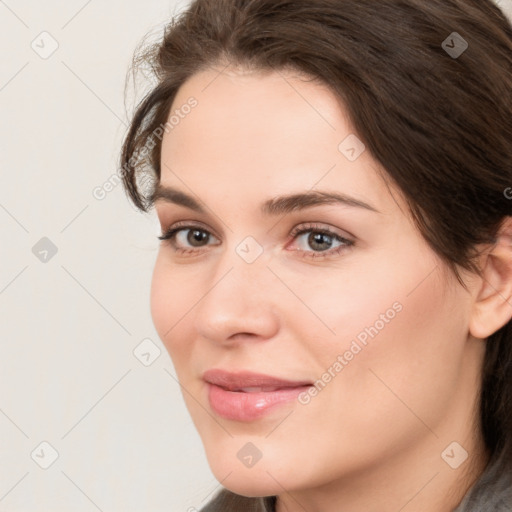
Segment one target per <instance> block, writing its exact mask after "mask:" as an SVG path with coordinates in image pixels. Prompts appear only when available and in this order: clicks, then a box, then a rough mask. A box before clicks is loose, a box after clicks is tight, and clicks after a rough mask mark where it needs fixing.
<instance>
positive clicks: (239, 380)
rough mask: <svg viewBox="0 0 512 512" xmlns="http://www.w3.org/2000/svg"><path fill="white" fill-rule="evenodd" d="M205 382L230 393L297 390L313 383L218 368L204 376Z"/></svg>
mask: <svg viewBox="0 0 512 512" xmlns="http://www.w3.org/2000/svg"><path fill="white" fill-rule="evenodd" d="M203 380H204V381H206V382H209V383H210V384H215V385H216V386H219V387H222V388H224V389H227V390H228V391H237V390H240V389H243V388H250V387H258V388H259V387H265V388H267V387H268V388H274V389H282V388H296V387H299V386H308V385H310V384H311V382H309V381H306V380H300V381H292V380H285V379H281V378H279V377H273V376H271V375H264V374H262V373H255V372H250V371H242V372H236V373H235V372H229V371H226V370H221V369H218V368H212V369H210V370H207V371H206V372H204V374H203Z"/></svg>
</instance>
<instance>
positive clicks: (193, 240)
mask: <svg viewBox="0 0 512 512" xmlns="http://www.w3.org/2000/svg"><path fill="white" fill-rule="evenodd" d="M212 236H213V235H212V234H211V233H210V232H209V231H207V230H206V229H203V228H202V227H201V226H193V225H175V226H174V227H172V228H171V229H169V230H168V231H166V232H165V233H164V234H163V235H162V236H159V237H158V239H159V240H162V241H164V242H167V243H169V244H170V245H171V247H172V248H173V249H174V250H175V251H176V252H177V253H180V254H186V253H195V252H197V250H196V249H198V248H199V249H201V248H202V247H204V245H203V242H205V241H208V240H209V239H210V237H212ZM214 238H215V237H214ZM187 243H189V244H190V246H191V248H190V247H185V248H183V247H180V245H185V246H186V244H187Z"/></svg>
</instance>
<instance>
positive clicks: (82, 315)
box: [0, 0, 512, 512]
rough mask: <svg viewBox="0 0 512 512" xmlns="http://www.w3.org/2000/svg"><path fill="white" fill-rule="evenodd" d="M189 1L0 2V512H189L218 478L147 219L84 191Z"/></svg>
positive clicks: (112, 149) (93, 182) (116, 145)
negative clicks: (161, 40) (170, 328)
mask: <svg viewBox="0 0 512 512" xmlns="http://www.w3.org/2000/svg"><path fill="white" fill-rule="evenodd" d="M499 3H500V6H502V7H503V9H504V10H505V12H506V13H507V15H509V16H510V17H511V18H512V0H501V2H499ZM187 4H188V2H187V1H181V2H176V1H171V0H152V1H149V2H143V1H142V0H139V1H134V0H130V1H127V0H124V1H123V0H89V1H86V0H69V1H60V2H59V1H57V0H48V1H44V2H43V1H36V0H5V1H3V0H0V43H1V48H2V52H1V55H2V58H1V64H2V65H1V66H0V119H1V121H0V168H1V174H0V176H1V181H0V236H1V240H2V242H1V246H0V315H1V322H0V340H1V341H0V343H1V345H0V349H1V351H0V512H1V511H7V510H9V512H16V511H24V512H27V511H30V512H32V511H49V510H51V511H53V512H60V511H68V510H73V511H76V512H82V511H83V512H94V511H96V510H99V511H104V512H106V511H116V512H117V511H119V512H121V511H122V512H129V511H145V512H156V511H172V512H180V511H183V512H193V510H194V509H199V508H201V506H202V505H203V504H204V500H206V499H208V498H209V497H211V494H212V493H214V492H215V491H216V490H217V489H218V488H219V484H218V483H217V481H216V480H215V478H214V477H213V475H212V473H211V471H210V470H209V468H208V465H207V462H206V457H205V455H204V453H203V447H202V444H201V440H200V438H199V436H198V435H197V433H196V431H195V428H194V426H193V424H192V422H191V420H190V418H189V416H188V413H187V411H186V409H185V406H184V403H183V399H182V396H181V392H180V388H179V385H178V384H177V382H176V380H175V378H174V375H175V372H174V369H173V367H172V364H171V361H170V358H169V356H168V354H167V352H166V351H165V348H164V347H163V345H162V343H161V341H160V340H159V338H158V335H157V333H156V331H155V329H154V327H153V324H152V320H151V315H150V309H149V297H150V295H149V291H150V282H151V274H152V270H153V264H154V260H155V257H156V253H157V249H158V240H157V238H156V237H157V236H158V235H159V234H160V233H159V228H158V221H157V219H156V215H155V214H152V215H149V216H144V215H142V214H140V213H137V212H136V210H135V209H134V207H132V206H131V204H130V203H129V202H128V199H127V198H126V196H125V194H124V191H123V190H122V185H120V184H119V185H118V186H115V187H113V189H112V190H111V191H110V192H108V193H106V195H105V197H104V198H103V199H102V200H99V199H97V198H96V197H95V196H94V193H93V192H94V191H95V190H97V188H98V187H102V186H103V185H104V184H105V183H107V182H109V181H111V180H112V178H113V177H115V174H116V168H117V159H118V154H119V149H120V145H121V141H122V137H123V134H124V133H125V129H126V125H127V122H128V119H129V114H130V113H131V112H132V109H133V105H134V98H137V99H140V97H141V96H140V94H141V93H142V92H143V89H141V90H140V91H138V94H139V96H133V95H129V96H128V98H127V105H126V106H127V108H128V112H127V111H126V110H125V102H124V84H125V77H126V72H127V70H128V66H129V63H130V60H131V57H132V54H133V51H134V49H135V47H136V46H137V44H138V43H139V42H140V41H141V39H142V38H143V36H145V35H146V34H147V33H148V32H150V33H152V34H155V36H154V37H158V35H160V34H161V29H162V27H163V23H165V22H166V21H168V20H169V19H170V17H171V16H172V15H173V14H176V13H177V12H179V11H180V10H181V9H183V8H184V7H185V6H186V5H187ZM454 30H455V31H456V27H454ZM43 31H46V32H48V33H49V34H50V36H47V35H40V34H41V33H42V32H43ZM52 44H53V45H56V44H58V48H57V49H56V51H55V52H54V53H53V54H52V55H50V56H48V55H47V53H48V52H49V51H50V50H51V49H52ZM33 47H34V48H33ZM45 52H46V53H45ZM490 58H492V56H491V57H490ZM107 187H108V185H107ZM42 239H45V240H42ZM46 239H48V240H46ZM49 244H52V245H53V246H55V247H56V249H57V252H56V254H54V255H52V252H51V250H50V252H48V253H45V252H44V251H45V250H46V249H48V247H49ZM42 260H43V261H42ZM143 340H146V341H145V342H144V343H145V345H142V349H141V350H140V352H142V353H147V352H148V347H149V354H150V355H146V356H142V357H141V359H142V361H143V362H145V363H146V364H148V363H151V364H149V365H148V366H146V365H145V364H143V362H141V360H139V358H138V357H137V356H136V354H137V353H138V352H137V350H136V347H138V346H139V344H140V343H141V342H143ZM148 340H150V341H148ZM134 350H135V353H134ZM158 350H160V355H158ZM157 356H158V357H157ZM148 358H149V361H148ZM43 442H46V443H49V445H48V444H41V443H43ZM50 445H51V446H50ZM53 450H56V452H57V453H58V456H57V458H56V459H55V460H54V461H53V462H52V460H53V458H55V454H54V453H53ZM50 463H51V465H49V466H48V467H47V468H46V469H44V466H46V465H48V464H50Z"/></svg>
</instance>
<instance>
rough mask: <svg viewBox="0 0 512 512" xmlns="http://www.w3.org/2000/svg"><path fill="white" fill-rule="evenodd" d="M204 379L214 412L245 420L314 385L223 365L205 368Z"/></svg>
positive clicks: (237, 419) (283, 402) (281, 403)
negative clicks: (225, 367) (234, 370)
mask: <svg viewBox="0 0 512 512" xmlns="http://www.w3.org/2000/svg"><path fill="white" fill-rule="evenodd" d="M203 380H204V381H205V382H206V384H207V390H208V401H209V403H210V407H211V408H212V409H213V411H214V412H216V413H217V414H218V415H220V416H222V417H224V418H226V419H230V420H235V421H246V422H248V421H254V420H256V419H258V418H261V417H262V416H264V415H266V414H268V413H269V412H270V411H271V410H273V409H275V408H276V407H278V406H280V405H284V404H285V403H287V402H290V401H291V400H294V399H295V398H297V396H298V395H299V394H300V393H302V392H303V391H305V390H306V389H307V388H308V387H309V386H311V385H312V383H311V382H309V381H306V380H302V381H292V380H286V379H282V378H279V377H274V376H271V375H265V374H261V373H254V372H249V371H243V372H236V373H233V372H228V371H225V370H221V369H211V370H208V371H206V372H205V373H204V374H203ZM251 388H253V389H251ZM254 388H260V389H254ZM244 390H245V391H244Z"/></svg>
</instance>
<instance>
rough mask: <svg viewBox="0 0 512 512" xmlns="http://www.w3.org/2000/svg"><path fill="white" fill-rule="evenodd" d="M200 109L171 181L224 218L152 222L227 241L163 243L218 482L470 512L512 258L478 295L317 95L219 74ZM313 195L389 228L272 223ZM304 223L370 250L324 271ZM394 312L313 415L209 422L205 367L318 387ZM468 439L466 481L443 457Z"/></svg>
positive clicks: (326, 208)
mask: <svg viewBox="0 0 512 512" xmlns="http://www.w3.org/2000/svg"><path fill="white" fill-rule="evenodd" d="M190 96H194V97H195V98H196V99H197V101H198V105H197V107H196V108H194V109H193V110H192V111H191V113H190V114H188V115H187V116H186V117H185V118H184V119H182V120H181V121H180V122H179V124H177V125H176V126H175V127H174V128H173V129H172V130H171V131H169V132H168V133H166V134H165V136H164V138H163V143H162V155H161V162H162V176H161V183H162V184H163V185H168V186H173V187H175V188H178V189H180V190H181V191H183V192H185V193H187V194H189V195H192V196H193V197H194V198H195V199H196V200H198V201H199V202H200V203H201V204H202V205H203V206H204V207H205V208H206V209H207V213H206V214H199V213H197V212H194V211H192V210H190V209H188V208H186V207H184V206H181V205H175V204H171V203H167V202H165V201H157V202H156V204H155V209H156V212H157V215H158V219H159V222H160V225H161V228H162V233H163V232H164V231H165V230H167V229H168V228H170V227H172V226H174V225H175V224H176V223H177V222H178V221H188V222H184V223H185V224H187V223H190V224H193V225H200V226H199V227H200V229H203V230H206V231H207V232H208V233H210V234H211V236H210V238H209V239H208V238H207V239H206V240H204V241H203V242H198V243H197V244H196V245H192V244H191V242H190V237H189V239H188V240H187V234H189V232H188V231H187V230H184V231H182V232H181V234H180V235H178V238H177V239H176V241H175V243H176V246H177V247H181V248H185V249H192V250H196V253H195V254H190V253H189V254H180V253H177V252H176V251H175V249H174V248H173V246H172V245H171V244H170V242H169V241H167V242H162V245H161V246H160V248H159V252H158V256H157V259H156V263H155V268H154V273H153V280H152V285H151V314H152V318H153V322H154V325H155V328H156V330H157V332H158V334H159V336H160V338H161V339H162V341H163V343H164V345H165V347H166V348H167V350H168V352H169V355H170V357H171V358H172V362H173V364H174V367H175V369H176V374H177V377H178V379H179V381H180V384H181V386H182V389H183V396H184V400H185V402H186V405H187V408H188V410H189V412H190V414H191V417H192V420H193V422H194V424H195V426H196V428H197V430H198V432H199V434H200V436H201V439H202V441H203V443H204V447H205V451H206V456H207V458H208V462H209V465H210V467H211V469H212V471H213V473H214V475H215V477H216V478H217V479H218V480H219V481H220V482H221V483H222V485H223V486H224V487H226V488H228V489H230V490H231V491H233V492H235V493H238V494H242V495H245V496H268V495H278V496H279V497H278V502H277V510H278V512H284V511H303V510H307V511H308V512H320V511H321V512H331V511H333V512H334V511H339V510H341V507H343V511H344V512H360V511H361V510H368V511H372V510H374V511H376V510H378V511H379V512H396V511H398V510H414V511H415V512H427V511H428V512H432V510H436V511H438V512H443V511H446V512H448V511H451V510H453V509H454V508H455V507H456V506H457V505H458V503H459V502H460V500H461V499H462V497H463V495H464V494H465V492H466V491H467V489H468V488H469V486H471V485H472V484H473V483H474V481H475V480H476V478H477V477H478V476H479V475H480V474H481V472H482V471H483V469H484V467H485V465H486V463H487V461H488V453H487V452H486V450H485V449H484V444H483V440H482V438H481V434H480V431H479V428H478V423H474V421H475V418H476V415H477V403H476V398H477V396H478V391H479V386H480V380H481V374H480V371H481V365H482V361H483V357H484V352H485V337H487V336H488V335H490V334H492V332H494V331H496V330H497V329H498V328H499V327H501V326H502V325H504V324H505V323H506V322H507V321H508V320H509V319H510V316H511V315H512V313H511V308H510V306H509V305H508V304H506V301H505V299H508V298H509V297H510V293H511V292H510V288H511V284H510V283H511V282H512V278H511V275H512V271H511V270H510V265H509V264H508V263H506V262H507V261H510V249H509V248H508V246H507V245H506V244H504V243H499V244H497V246H496V248H495V250H494V253H493V254H492V255H491V256H489V255H487V254H486V255H484V256H482V264H483V266H484V268H485V269H486V274H484V275H483V277H477V276H473V275H469V274H463V275H464V277H465V279H466V282H467V283H468V291H466V290H464V289H463V288H462V287H461V286H460V285H459V284H458V283H457V282H456V280H455V277H454V276H452V275H451V274H450V273H449V272H448V271H447V270H446V268H445V266H444V264H443V263H442V262H441V260H440V259H439V258H438V257H437V256H436V254H435V253H434V252H433V251H432V249H431V248H430V247H429V246H428V245H427V243H426V242H425V241H424V240H423V238H422V237H421V235H420V233H419V231H418V230H417V229H416V227H415V226H414V225H413V223H412V220H411V218H410V216H409V214H408V212H407V209H406V207H405V204H404V202H403V199H402V197H401V196H400V191H399V190H397V189H394V188H392V187H391V188H390V189H388V187H387V186H386V183H385V182H384V181H383V179H382V178H381V176H380V175H379V173H378V169H379V168H380V167H379V163H378V162H377V161H376V160H375V159H374V158H373V157H372V156H371V154H370V152H369V151H368V150H366V151H364V152H363V153H362V154H361V155H360V156H359V158H357V159H356V160H355V161H353V162H351V161H349V160H348V159H347V158H346V157H345V156H344V155H343V154H342V153H341V152H340V151H339V150H338V146H339V144H340V142H341V141H342V140H344V139H345V137H347V136H348V135H349V134H353V133H354V130H353V128H352V127H351V125H350V122H349V120H348V118H347V115H346V112H345V110H344V108H343V106H342V105H340V103H339V102H338V101H337V100H336V97H335V96H334V95H333V94H332V93H331V92H330V91H329V90H328V89H327V88H326V87H325V86H323V85H322V84H320V83H318V82H314V81H307V82H306V81H304V80H301V77H300V76H299V75H297V74H293V73H291V72H287V73H283V72H281V73H276V72H272V73H267V74H262V73H260V72H248V71H246V70H245V71H243V70H241V69H235V68H231V67H230V68H228V69H224V71H223V72H220V68H219V69H210V70H207V71H203V72H201V73H198V74H196V75H194V76H193V77H192V78H191V79H189V80H188V81H187V82H186V83H185V84H184V85H183V86H182V87H181V88H180V90H179V91H178V95H177V97H176V98H175V101H174V103H173V107H172V110H174V109H176V108H179V106H180V105H183V104H185V103H186V102H187V99H188V98H189V97H190ZM311 189H315V190H325V191H335V192H343V193H346V194H348V195H350V196H353V197H355V198H357V199H360V200H363V201H365V202H367V203H369V204H370V205H372V206H373V207H374V208H376V209H377V210H378V211H379V213H376V212H372V211H369V210H366V209H362V208H353V207H350V206H345V205H339V204H336V205H322V206H315V207H311V208H308V209H305V210H301V211H295V212H292V213H287V214H284V215H280V216H268V217H267V216H264V215H262V214H261V213H260V211H259V206H260V204H261V203H263V201H265V200H266V199H268V198H270V197H274V196H278V195H281V194H289V193H298V192H306V191H310V190H311ZM391 192H392V193H391ZM307 223H315V226H316V227H318V226H319V227H320V228H325V227H330V228H331V230H332V231H334V233H336V234H338V235H340V236H342V237H345V238H348V239H349V240H351V241H353V242H354V244H353V245H352V246H347V247H345V248H343V250H342V251H341V252H340V253H339V254H331V255H327V256H325V253H327V252H328V251H332V250H334V249H336V248H337V247H339V246H340V243H339V242H337V241H336V239H332V242H329V241H327V242H326V245H325V246H324V247H325V248H326V249H327V250H326V251H323V253H324V255H323V257H317V258H315V259H313V258H312V257H308V254H309V255H311V254H315V253H316V255H317V256H318V255H319V254H320V256H322V251H321V250H320V249H319V248H318V246H315V245H314V242H313V243H312V242H311V239H310V242H309V243H308V235H309V234H310V232H308V233H306V234H302V235H298V236H296V237H295V238H293V237H292V236H290V233H291V231H292V229H293V228H294V227H296V226H299V227H300V226H304V225H306V224H307ZM506 227H507V229H508V231H506V236H507V237H508V236H509V235H510V224H507V225H506ZM314 233H315V230H314V229H313V234H314ZM247 236H252V237H253V238H254V239H255V240H257V242H258V243H259V245H260V246H261V248H262V250H263V252H262V254H261V255H260V256H259V257H258V258H257V259H256V260H255V261H254V262H253V263H250V264H249V263H247V262H246V261H244V259H242V258H241V257H240V256H239V254H238V253H237V252H236V248H237V246H238V245H239V244H240V243H241V242H242V240H244V239H245V237H247ZM503 236H505V235H503ZM500 240H501V238H500ZM192 243H193V240H192ZM329 244H330V245H329ZM304 255H305V256H304ZM396 302H399V303H400V304H401V306H402V309H401V311H400V312H399V313H397V314H396V315H395V316H394V318H393V319H392V320H390V321H388V322H387V323H386V324H385V327H384V328H382V329H381V330H380V331H379V332H378V335H377V336H375V337H374V338H373V339H372V338H370V339H369V340H368V342H367V345H366V346H364V348H363V349H362V350H361V351H360V352H359V353H357V355H355V356H354V357H353V359H352V360H351V361H349V362H348V364H347V365H346V366H344V368H343V370H342V371H341V372H339V373H337V374H336V376H335V377H334V378H332V379H331V381H330V382H329V383H328V384H327V385H326V386H325V388H324V389H323V390H322V391H320V392H319V393H318V394H317V396H315V397H313V398H311V401H310V402H309V403H308V404H307V405H303V404H300V403H298V402H297V401H292V402H290V403H287V404H285V405H284V406H281V407H278V408H276V409H274V410H273V411H272V412H271V413H270V414H267V415H266V416H265V417H264V418H262V419H260V420H257V421H254V422H252V423H246V422H237V421H231V420H227V419H224V418H222V417H219V416H217V415H216V414H215V413H214V412H213V410H212V409H211V407H210V405H209V403H208V398H207V393H206V386H205V383H204V382H203V381H202V380H201V375H202V373H203V372H204V371H205V370H207V369H209V368H214V367H215V368H223V369H228V370H232V371H239V370H242V369H245V370H252V371H256V372H260V373H265V374H269V375H274V376H277V377H281V378H285V379H289V380H301V379H305V380H310V381H315V380H316V379H318V378H320V377H321V376H322V374H324V373H325V372H326V371H327V370H328V369H329V368H330V367H331V368H332V366H333V363H334V362H335V361H336V360H337V357H338V355H340V354H341V355H342V354H344V353H345V352H346V350H348V349H349V347H350V344H351V342H352V341H353V340H354V339H355V337H356V336H357V335H358V334H359V333H360V332H361V331H363V330H364V328H365V327H368V326H371V325H374V324H375V322H376V320H378V319H379V317H380V315H381V314H384V313H385V312H386V311H387V310H388V309H389V308H391V307H392V305H393V304H394V303H396ZM454 441H456V442H457V443H459V445H460V446H462V447H463V448H464V449H465V450H466V451H467V452H468V458H467V459H466V460H465V462H463V463H462V464H461V465H460V466H459V467H458V468H457V469H453V468H452V467H450V466H449V465H448V464H447V462H445V460H443V458H442V457H441V454H442V452H443V451H444V450H445V449H446V448H447V447H448V446H449V445H450V444H451V443H452V442H454ZM247 442H251V443H253V444H254V445H255V446H256V447H257V448H258V449H259V451H260V452H261V453H262V458H261V459H260V460H259V461H258V462H257V463H256V464H255V465H254V466H253V467H251V468H247V467H245V466H244V465H243V464H242V463H241V462H240V460H239V459H238V458H237V452H238V451H239V450H240V449H241V448H242V446H244V445H245V444H246V443H247ZM454 455H455V457H461V452H460V451H459V449H458V448H457V449H456V451H455V452H454ZM402 507H403V508H402Z"/></svg>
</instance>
